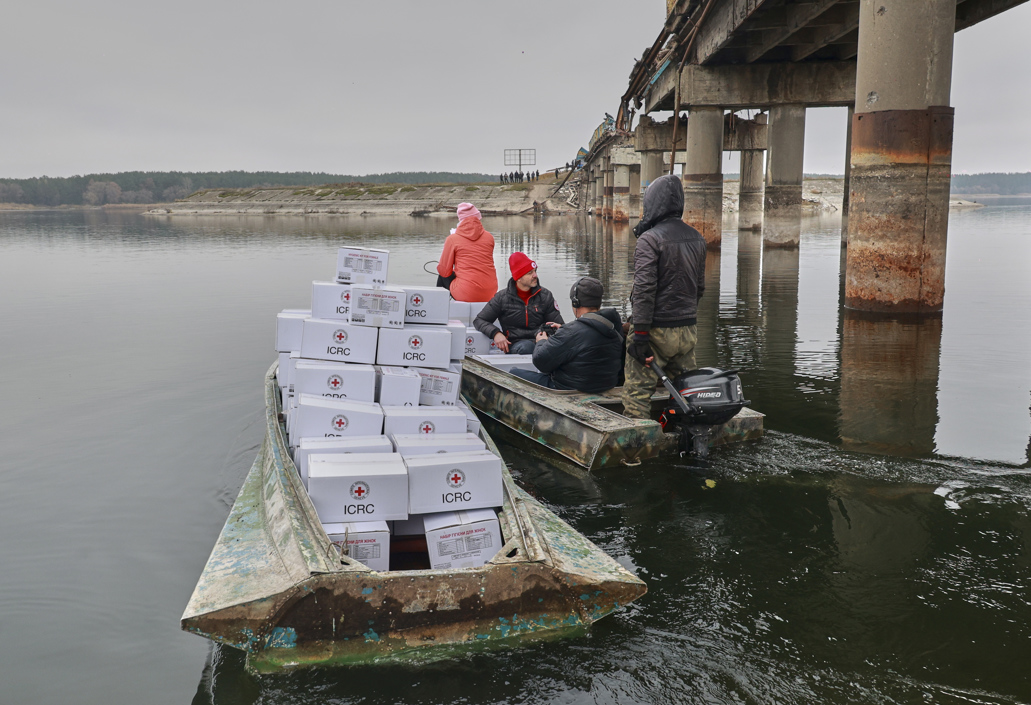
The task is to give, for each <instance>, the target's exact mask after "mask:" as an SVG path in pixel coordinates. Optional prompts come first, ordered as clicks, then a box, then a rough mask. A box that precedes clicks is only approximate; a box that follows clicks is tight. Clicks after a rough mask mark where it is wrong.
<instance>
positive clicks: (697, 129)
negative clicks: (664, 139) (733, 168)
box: [683, 108, 723, 250]
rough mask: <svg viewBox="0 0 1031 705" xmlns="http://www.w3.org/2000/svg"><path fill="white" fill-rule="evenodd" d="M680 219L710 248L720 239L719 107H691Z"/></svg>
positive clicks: (721, 112) (721, 125) (721, 232)
mask: <svg viewBox="0 0 1031 705" xmlns="http://www.w3.org/2000/svg"><path fill="white" fill-rule="evenodd" d="M683 181H684V222H685V223H687V224H688V225H690V226H692V227H693V228H694V229H695V230H697V231H698V232H700V233H701V234H702V237H704V238H705V243H706V245H707V246H708V247H709V249H711V250H718V249H719V248H720V243H721V241H722V240H723V108H691V112H690V115H689V117H688V120H687V161H686V162H685V163H684V175H683Z"/></svg>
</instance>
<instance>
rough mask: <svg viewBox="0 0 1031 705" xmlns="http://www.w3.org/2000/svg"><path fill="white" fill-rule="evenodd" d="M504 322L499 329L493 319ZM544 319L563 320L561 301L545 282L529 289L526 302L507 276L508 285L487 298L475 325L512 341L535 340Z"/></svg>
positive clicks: (561, 321)
mask: <svg viewBox="0 0 1031 705" xmlns="http://www.w3.org/2000/svg"><path fill="white" fill-rule="evenodd" d="M495 321H497V322H498V323H500V324H501V328H500V329H499V328H498V327H497V326H496V325H494V322H495ZM545 322H552V323H564V322H565V321H563V320H562V314H561V313H559V310H558V304H557V303H555V297H554V296H552V295H551V292H550V291H548V290H547V289H545V288H544V287H542V286H537V287H535V288H534V289H533V290H531V291H530V297H529V299H527V301H526V303H525V304H524V303H523V300H522V299H521V298H519V291H518V290H517V289H516V283H515V280H514V279H509V280H508V286H507V287H505V288H504V289H502V290H501V291H499V292H498V293H496V294H494V297H493V298H492V299H491V300H490V301H488V302H487V305H486V306H484V307H483V310H482V311H480V313H479V315H478V316H476V320H475V321H473V326H475V327H476V330H478V331H480V332H481V333H483V334H484V335H485V336H487V337H488V338H494V336H495V335H497V334H498V332H499V331H500V332H503V333H504V334H505V336H506V337H507V338H508V340H509V342H512V343H514V342H516V341H517V340H533V339H534V338H536V337H537V329H538V328H540V327H541V325H542V324H544V323H545Z"/></svg>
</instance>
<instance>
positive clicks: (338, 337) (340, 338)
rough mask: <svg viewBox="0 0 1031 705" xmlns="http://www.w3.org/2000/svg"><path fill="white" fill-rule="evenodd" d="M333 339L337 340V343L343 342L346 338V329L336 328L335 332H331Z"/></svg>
mask: <svg viewBox="0 0 1031 705" xmlns="http://www.w3.org/2000/svg"><path fill="white" fill-rule="evenodd" d="M333 339H334V340H335V341H337V342H338V343H342V342H344V341H345V340H347V331H346V330H338V331H337V332H335V333H334V334H333Z"/></svg>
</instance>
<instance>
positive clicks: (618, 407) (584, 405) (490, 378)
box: [462, 355, 764, 470]
mask: <svg viewBox="0 0 1031 705" xmlns="http://www.w3.org/2000/svg"><path fill="white" fill-rule="evenodd" d="M490 357H491V356H479V355H473V356H469V357H466V358H465V361H464V362H463V366H462V392H463V394H465V395H466V397H467V398H468V400H469V405H470V406H472V407H473V408H474V409H476V411H478V412H479V413H480V414H482V415H484V416H487V417H489V418H491V419H493V420H494V421H496V422H498V423H499V424H502V425H503V426H505V427H507V428H509V429H511V430H512V431H515V432H516V433H518V434H520V435H521V436H523V437H524V438H527V439H530V440H531V441H533V442H534V443H536V444H539V446H540V447H541V448H542V449H544V450H546V451H547V452H549V453H554V454H557V455H558V456H560V457H562V458H564V459H566V460H568V461H571V462H573V463H574V464H575V465H577V466H579V467H581V468H584V469H586V470H598V469H600V468H605V467H612V466H617V467H618V466H619V465H621V464H622V465H637V464H638V463H640V462H641V461H643V460H649V459H651V458H657V457H660V456H663V455H674V454H678V453H680V452H681V451H682V450H683V447H684V446H683V441H682V438H681V436H680V435H679V434H675V433H666V432H665V431H664V430H663V427H662V426H661V425H660V424H659V423H658V421H654V420H651V419H631V418H628V417H626V416H623V415H622V414H621V413H619V412H620V411H622V410H623V403H622V401H621V400H620V394H621V392H622V388H621V387H616V388H615V389H610V390H609V391H607V392H604V393H602V394H587V393H584V392H577V391H562V390H555V389H547V388H545V387H541V386H539V385H536V384H533V383H532V382H527V381H526V380H524V379H521V378H519V377H516V376H515V375H513V374H510V373H509V372H508V371H507V370H505V369H502V368H500V367H498V366H496V365H495V364H493V362H492V361H491V360H490ZM498 357H499V358H501V357H503V356H498ZM669 399H670V395H669V393H668V392H662V393H657V394H655V396H653V397H652V408H653V411H654V412H655V413H654V416H655V417H656V418H657V417H658V416H659V413H660V412H661V411H662V409H663V408H664V407H665V406H667V405H668V403H669ZM763 418H764V415H763V414H761V413H759V412H758V411H754V410H752V409H749V408H747V407H746V408H743V409H741V411H740V412H739V413H738V414H737V415H736V416H735V417H734V418H732V419H731V420H730V421H728V422H727V423H725V424H722V425H721V426H720V427H719V428H718V429H715V433H713V435H712V440H711V444H712V445H722V444H724V443H731V442H735V441H744V440H751V439H755V438H760V437H762V434H763Z"/></svg>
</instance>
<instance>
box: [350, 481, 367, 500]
mask: <svg viewBox="0 0 1031 705" xmlns="http://www.w3.org/2000/svg"><path fill="white" fill-rule="evenodd" d="M368 494H369V486H368V485H367V484H365V483H364V482H362V481H361V480H358V482H356V483H354V484H353V485H351V496H352V497H354V498H355V499H365V498H366V497H367V496H368Z"/></svg>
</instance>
